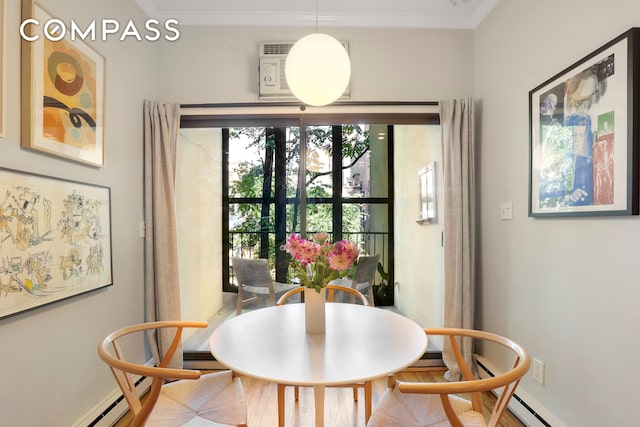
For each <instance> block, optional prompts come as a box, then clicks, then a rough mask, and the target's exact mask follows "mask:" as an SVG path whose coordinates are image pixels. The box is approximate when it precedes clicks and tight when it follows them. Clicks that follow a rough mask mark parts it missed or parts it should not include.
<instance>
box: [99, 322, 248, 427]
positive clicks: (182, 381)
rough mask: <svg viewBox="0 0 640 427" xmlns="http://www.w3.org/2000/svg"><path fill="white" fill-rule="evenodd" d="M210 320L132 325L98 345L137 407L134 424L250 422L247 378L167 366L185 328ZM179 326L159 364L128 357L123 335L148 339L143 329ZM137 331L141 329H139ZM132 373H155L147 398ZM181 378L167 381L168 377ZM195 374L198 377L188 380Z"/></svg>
mask: <svg viewBox="0 0 640 427" xmlns="http://www.w3.org/2000/svg"><path fill="white" fill-rule="evenodd" d="M206 327H207V322H187V321H164V322H149V323H142V324H137V325H132V326H128V327H125V328H122V329H119V330H117V331H115V332H112V333H111V334H109V335H108V336H107V337H106V338H105V339H104V340H103V341H102V342H101V343H100V345H99V346H98V355H99V356H100V358H101V359H102V360H103V361H104V362H105V363H106V364H107V365H109V367H110V368H111V372H113V375H114V376H115V378H116V381H117V383H118V385H119V386H120V389H121V390H122V393H123V395H124V397H125V398H126V400H127V403H128V404H129V408H130V409H131V412H132V413H133V420H132V422H131V424H130V425H131V426H133V427H138V426H144V425H145V424H146V425H149V426H153V427H173V426H182V425H185V424H187V423H188V425H199V426H208V425H210V426H222V425H225V426H239V427H246V426H247V409H246V404H245V399H244V392H243V389H242V383H241V382H240V378H239V377H235V376H234V375H233V373H232V372H231V371H221V372H214V373H210V374H205V375H202V374H201V373H200V371H194V370H188V369H174V368H167V366H168V365H169V363H170V361H171V359H172V358H173V356H174V353H175V351H176V349H177V348H178V346H179V344H180V341H181V336H182V330H183V329H184V328H206ZM159 329H173V330H175V333H174V335H173V340H172V342H171V346H170V348H169V349H168V350H167V352H166V354H165V355H164V356H162V360H161V361H160V364H159V366H157V367H155V366H147V365H142V364H137V363H132V362H128V361H126V360H125V356H124V353H123V350H122V348H121V346H120V340H121V339H123V337H126V338H124V339H126V340H129V339H130V338H129V337H130V336H132V334H135V335H134V336H137V338H138V339H140V340H143V339H144V333H143V331H154V332H155V331H157V330H159ZM136 333H137V334H136ZM132 375H141V376H147V377H151V378H152V383H151V390H150V391H149V393H148V397H147V398H146V400H145V401H144V403H142V402H141V400H140V397H139V396H138V393H137V391H136V388H135V385H134V382H133V378H132ZM169 379H171V380H178V381H174V382H169V383H165V382H166V380H169ZM188 380H194V381H188Z"/></svg>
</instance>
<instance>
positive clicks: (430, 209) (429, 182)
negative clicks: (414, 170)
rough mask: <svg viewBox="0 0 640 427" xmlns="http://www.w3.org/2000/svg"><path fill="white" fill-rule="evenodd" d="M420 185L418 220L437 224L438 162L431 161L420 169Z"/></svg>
mask: <svg viewBox="0 0 640 427" xmlns="http://www.w3.org/2000/svg"><path fill="white" fill-rule="evenodd" d="M418 182H419V185H420V212H419V217H418V220H417V222H418V223H420V224H422V223H427V224H436V223H437V222H438V210H437V209H436V162H431V163H429V164H428V165H427V166H425V167H423V168H422V169H420V170H419V171H418Z"/></svg>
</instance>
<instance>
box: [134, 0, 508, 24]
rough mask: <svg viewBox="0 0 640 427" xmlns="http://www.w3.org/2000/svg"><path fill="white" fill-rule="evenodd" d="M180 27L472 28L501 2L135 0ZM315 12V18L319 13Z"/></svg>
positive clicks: (453, 0)
mask: <svg viewBox="0 0 640 427" xmlns="http://www.w3.org/2000/svg"><path fill="white" fill-rule="evenodd" d="M135 1H136V3H138V5H140V7H141V8H142V9H143V10H144V12H145V13H146V14H147V16H148V17H150V18H156V19H159V20H161V21H164V20H167V19H170V18H174V19H177V20H178V22H179V23H180V25H217V26H228V25H242V26H314V25H316V15H317V25H318V27H320V28H322V27H386V28H451V29H473V28H476V27H477V26H478V24H479V23H480V22H482V20H483V19H484V18H485V17H486V16H487V15H488V14H489V12H490V11H491V9H493V7H494V6H495V5H496V3H497V2H498V0H374V1H372V0H226V1H220V0H135ZM316 7H317V13H316Z"/></svg>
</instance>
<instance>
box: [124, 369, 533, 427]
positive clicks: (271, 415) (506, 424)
mask: <svg viewBox="0 0 640 427" xmlns="http://www.w3.org/2000/svg"><path fill="white" fill-rule="evenodd" d="M443 373H444V369H443V368H425V369H420V370H412V371H408V372H403V373H400V374H398V378H400V379H404V380H408V381H410V380H413V381H443V378H442V375H443ZM242 383H243V386H244V392H245V398H246V401H247V412H248V424H249V427H277V425H278V414H277V407H276V402H277V390H276V385H275V384H273V383H268V382H265V381H261V380H256V379H253V378H249V377H242ZM385 388H386V379H379V380H377V381H375V382H374V384H373V406H374V410H375V404H376V402H377V401H378V399H379V398H380V396H382V394H383V393H384V390H385ZM359 396H360V399H359V401H358V402H354V400H353V392H352V390H351V389H350V388H328V389H327V390H326V393H325V423H326V425H327V426H331V427H364V426H365V420H364V400H363V399H364V392H363V390H362V389H360V393H359ZM483 401H484V405H485V412H487V413H488V412H490V410H491V408H493V404H494V402H495V398H494V397H493V395H492V394H490V393H487V394H486V395H485V396H484V397H483ZM285 417H286V418H285V425H286V426H287V427H294V426H295V427H314V402H313V390H312V389H311V388H308V387H302V388H300V400H299V401H298V402H296V401H295V400H294V398H293V387H287V389H286V394H285ZM130 421H131V418H130V416H129V415H128V414H125V416H124V417H123V418H121V419H120V420H119V421H118V422H117V423H116V424H115V427H125V426H128V425H129V423H130ZM500 427H525V425H524V424H523V423H522V422H520V420H518V419H517V418H516V417H515V416H514V415H512V414H511V413H507V414H506V415H505V416H504V417H503V419H502V421H501V422H500Z"/></svg>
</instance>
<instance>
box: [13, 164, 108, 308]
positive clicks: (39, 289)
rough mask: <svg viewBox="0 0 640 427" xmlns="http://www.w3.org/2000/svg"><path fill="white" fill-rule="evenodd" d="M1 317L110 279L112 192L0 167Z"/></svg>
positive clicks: (89, 287)
mask: <svg viewBox="0 0 640 427" xmlns="http://www.w3.org/2000/svg"><path fill="white" fill-rule="evenodd" d="M0 194H1V195H2V197H1V198H0V318H4V317H8V316H12V315H15V314H18V313H22V312H24V311H28V310H31V309H34V308H36V307H40V306H44V305H48V304H51V303H54V302H57V301H61V300H65V299H67V298H71V297H73V296H77V295H80V294H84V293H87V292H90V291H94V290H96V289H100V288H103V287H106V286H110V285H111V284H112V262H111V190H110V188H109V187H104V186H99V185H93V184H86V183H82V182H78V181H71V180H66V179H62V178H55V177H51V176H46V175H39V174H33V173H29V172H22V171H17V170H12V169H6V168H0Z"/></svg>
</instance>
